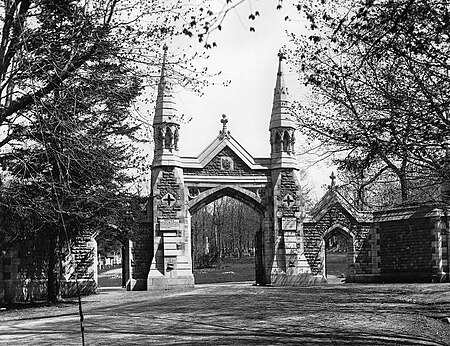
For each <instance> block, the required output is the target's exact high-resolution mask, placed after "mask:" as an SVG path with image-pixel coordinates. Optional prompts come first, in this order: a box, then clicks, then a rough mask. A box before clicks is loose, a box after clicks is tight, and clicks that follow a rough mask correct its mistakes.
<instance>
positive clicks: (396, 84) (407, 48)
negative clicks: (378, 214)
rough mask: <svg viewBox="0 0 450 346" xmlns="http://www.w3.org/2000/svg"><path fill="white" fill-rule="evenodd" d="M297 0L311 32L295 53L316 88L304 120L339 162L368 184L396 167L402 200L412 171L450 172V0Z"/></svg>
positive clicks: (434, 175)
mask: <svg viewBox="0 0 450 346" xmlns="http://www.w3.org/2000/svg"><path fill="white" fill-rule="evenodd" d="M299 7H300V8H301V10H303V11H305V13H306V16H307V18H308V19H309V21H310V33H311V34H310V35H309V36H308V37H295V36H294V38H293V39H294V42H295V44H296V49H295V57H296V60H297V63H298V65H297V66H298V70H299V72H300V73H301V74H302V75H303V76H304V79H305V83H306V84H308V85H310V86H311V88H312V91H313V93H314V94H315V95H316V97H315V102H314V103H311V104H310V106H309V107H305V108H303V109H302V111H303V112H304V113H306V114H307V115H306V116H304V117H303V115H302V117H301V118H300V121H301V122H302V126H304V127H306V128H307V129H308V131H309V133H310V134H311V135H313V136H317V135H318V136H319V137H320V139H321V140H322V141H324V143H326V144H327V145H328V147H329V148H330V149H331V148H336V147H337V150H338V151H341V152H344V153H345V155H344V157H345V158H344V159H338V160H337V161H338V163H339V165H340V168H341V169H342V170H345V171H348V172H349V173H350V175H352V176H355V175H357V176H358V178H359V179H361V181H362V182H363V185H364V186H368V185H370V184H372V183H373V182H375V181H377V180H378V179H379V178H380V177H381V176H382V175H383V174H384V173H385V172H389V173H390V174H391V173H393V174H395V175H396V176H397V179H398V181H399V182H400V186H401V195H402V200H403V201H406V200H408V197H410V196H408V191H409V190H411V187H412V185H414V184H415V179H419V180H423V179H425V178H429V181H430V183H431V184H433V183H435V182H436V181H439V180H444V179H447V178H448V177H447V174H448V173H447V172H446V170H445V161H446V160H445V159H446V146H447V143H448V136H449V128H448V104H449V96H448V95H449V86H450V83H449V82H450V80H449V77H448V76H449V73H448V72H449V65H448V61H447V60H448V59H447V57H448V56H449V53H450V52H449V41H448V37H449V36H448V35H449V28H450V22H449V5H447V4H445V3H442V2H439V1H421V0H415V1H414V0H402V1H395V2H394V1H389V0H380V1H334V0H332V1H320V4H319V2H317V1H316V2H312V4H311V5H310V4H307V3H305V4H303V5H301V6H300V5H299ZM335 150H336V149H335ZM411 171H414V172H415V174H413V175H411V174H409V172H411ZM421 171H423V172H424V173H426V174H427V176H424V175H421V174H420V172H421Z"/></svg>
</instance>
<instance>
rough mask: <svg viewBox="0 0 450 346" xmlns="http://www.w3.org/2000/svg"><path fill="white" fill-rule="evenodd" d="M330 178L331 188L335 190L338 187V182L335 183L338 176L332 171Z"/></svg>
mask: <svg viewBox="0 0 450 346" xmlns="http://www.w3.org/2000/svg"><path fill="white" fill-rule="evenodd" d="M330 179H331V184H330V190H331V191H334V189H335V187H336V183H335V180H336V176H335V175H334V172H331V175H330Z"/></svg>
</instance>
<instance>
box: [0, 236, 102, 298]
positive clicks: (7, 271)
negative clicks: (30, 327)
mask: <svg viewBox="0 0 450 346" xmlns="http://www.w3.org/2000/svg"><path fill="white" fill-rule="evenodd" d="M47 246H48V244H47V241H45V239H42V238H38V239H33V238H27V239H25V240H23V241H21V242H20V243H18V244H17V245H16V246H15V247H14V248H12V249H10V250H9V251H8V252H6V253H5V254H4V255H2V256H0V268H1V270H0V302H5V303H7V302H17V301H32V300H42V299H46V298H47V271H46V268H47V261H48V257H47V250H48V249H47ZM96 256H97V252H96V244H95V241H93V239H92V237H91V236H89V235H86V236H79V237H77V238H76V239H75V241H74V243H73V246H72V257H70V256H66V258H63V259H62V273H61V275H60V278H59V280H60V285H61V286H60V290H61V295H62V296H63V297H71V296H74V295H76V294H77V280H78V287H79V288H80V291H81V294H91V293H94V292H95V290H96V288H97V283H96V280H97V278H96V273H97V263H96ZM56 269H58V268H56Z"/></svg>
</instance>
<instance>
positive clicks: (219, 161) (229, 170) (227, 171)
mask: <svg viewBox="0 0 450 346" xmlns="http://www.w3.org/2000/svg"><path fill="white" fill-rule="evenodd" d="M227 162H228V163H227ZM265 174H268V173H267V172H266V171H258V170H252V169H251V168H250V167H248V166H247V165H246V164H245V162H244V161H242V159H241V158H240V157H239V156H237V155H236V154H235V153H234V152H233V151H232V150H231V149H230V148H228V147H225V148H223V149H222V150H221V151H220V153H219V154H217V155H216V156H215V157H214V158H213V159H212V160H211V161H210V162H209V163H208V164H207V165H206V166H205V167H204V168H202V169H192V168H189V169H188V168H186V169H184V175H201V176H221V175H222V176H258V175H265Z"/></svg>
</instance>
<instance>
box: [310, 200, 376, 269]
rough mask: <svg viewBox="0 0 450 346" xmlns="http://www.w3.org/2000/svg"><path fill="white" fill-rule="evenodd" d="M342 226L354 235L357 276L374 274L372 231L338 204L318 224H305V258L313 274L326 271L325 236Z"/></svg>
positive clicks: (368, 225) (367, 225) (369, 226)
mask: <svg viewBox="0 0 450 346" xmlns="http://www.w3.org/2000/svg"><path fill="white" fill-rule="evenodd" d="M335 225H336V226H338V227H339V225H342V226H344V227H346V228H347V229H348V230H349V231H351V232H352V233H353V234H354V251H355V264H354V271H355V274H365V273H371V272H372V263H371V260H370V259H371V246H370V230H371V225H370V224H368V223H359V222H358V221H357V220H356V219H355V218H354V217H353V216H351V215H350V214H349V213H348V212H347V211H346V210H345V209H344V208H343V207H342V206H341V205H339V204H336V205H334V206H333V207H331V208H330V210H329V211H328V212H327V213H326V214H325V215H324V216H323V217H322V218H321V219H320V220H319V221H318V222H317V223H311V222H310V223H304V224H303V232H304V237H305V242H304V244H305V256H306V258H307V260H308V263H309V265H310V267H311V271H312V273H313V274H315V275H318V274H321V273H323V270H324V252H325V249H324V248H323V247H324V242H323V238H324V234H325V232H326V231H327V230H328V229H330V228H331V227H333V226H335Z"/></svg>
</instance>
